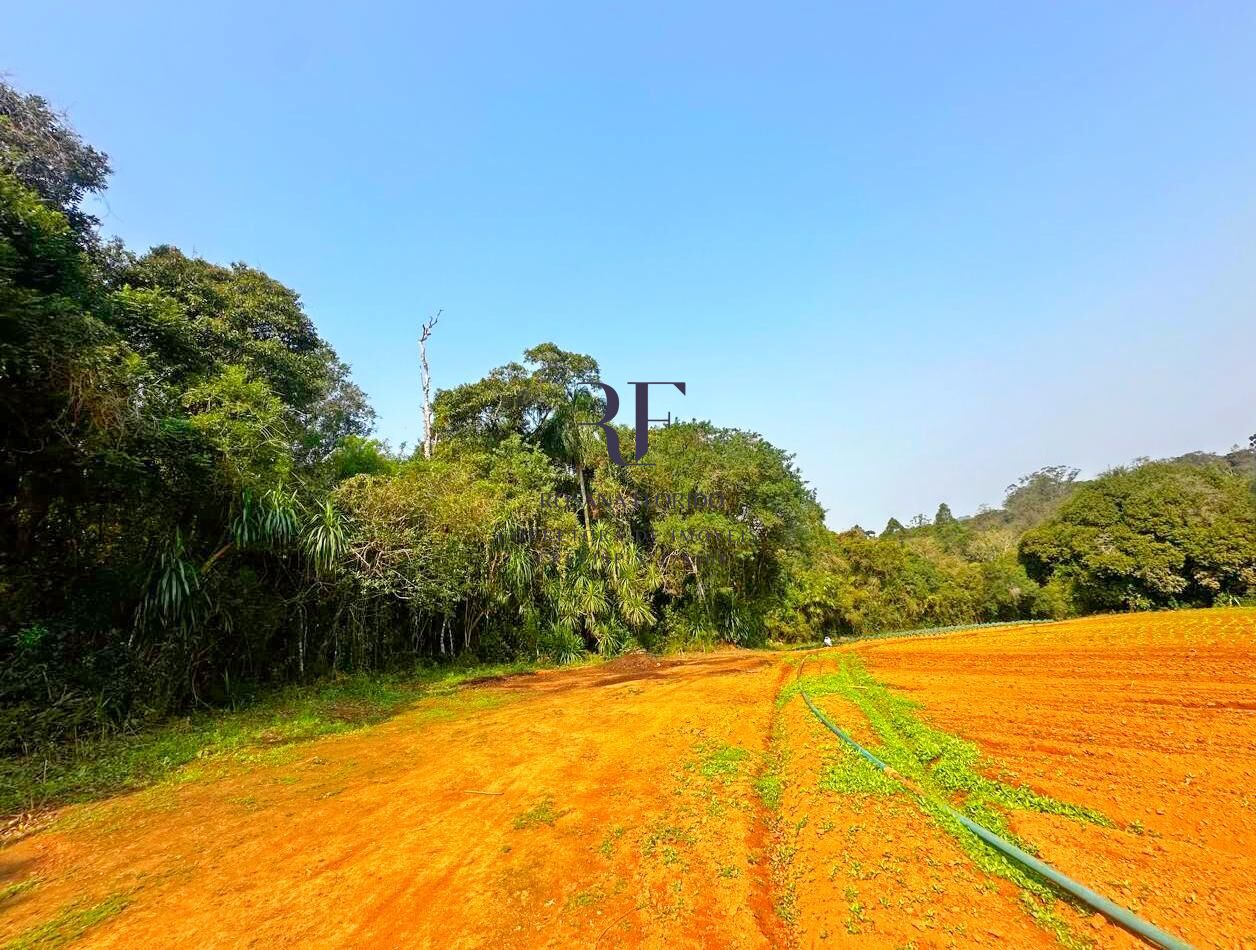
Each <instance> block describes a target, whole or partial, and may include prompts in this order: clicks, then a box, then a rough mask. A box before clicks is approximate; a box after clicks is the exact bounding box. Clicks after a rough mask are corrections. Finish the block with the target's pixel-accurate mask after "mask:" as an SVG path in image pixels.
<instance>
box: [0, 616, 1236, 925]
mask: <svg viewBox="0 0 1256 950" xmlns="http://www.w3.org/2000/svg"><path fill="white" fill-rule="evenodd" d="M1254 645H1256V611H1250V610H1249V611H1237V610H1235V611H1221V610H1218V611H1207V612H1193V613H1178V614H1154V615H1136V616H1124V617H1111V618H1108V617H1105V618H1091V619H1088V620H1083V621H1075V622H1069V623H1065V624H1053V625H1043V626H1033V627H1016V628H1002V629H993V630H985V631H977V632H972V633H959V634H952V635H948V636H945V637H938V638H916V639H903V640H884V641H874V642H865V643H861V644H855V645H852V646H851V647H849V648H845V649H853V650H854V651H856V652H857V653H858V654H859V655H860V656H861V657H863V659H864V661H865V663H866V665H867V667H868V669H869V670H870V671H871V673H872V674H873V675H874V676H875V677H877V678H878V679H880V680H881V681H882V682H885V683H888V684H891V685H892V686H894V687H896V688H897V689H900V690H904V691H906V692H908V693H909V694H910V695H911V697H912V698H913V699H915V700H917V701H919V702H920V703H921V704H922V710H921V715H922V716H923V717H924V718H925V719H926V720H928V721H929V722H930V723H931V724H933V725H934V726H936V727H938V728H941V729H944V730H947V731H949V732H952V733H956V734H958V735H961V736H964V737H965V738H968V739H970V740H973V741H975V742H976V743H978V745H979V746H980V747H981V748H982V750H983V751H984V752H986V753H987V754H988V756H989V757H990V759H991V760H992V767H996V766H997V767H1003V768H1006V769H1008V770H1010V771H1012V772H1014V773H1015V774H1016V775H1017V777H1018V778H1019V780H1020V781H1022V782H1024V783H1025V784H1028V785H1030V786H1031V787H1033V788H1035V789H1037V790H1039V791H1042V792H1044V793H1047V794H1050V795H1053V796H1055V797H1057V798H1060V799H1062V800H1065V801H1069V802H1073V803H1076V804H1081V805H1087V806H1090V807H1093V808H1095V809H1097V810H1099V811H1101V812H1103V813H1104V814H1105V815H1107V816H1108V817H1109V818H1111V819H1112V820H1113V821H1114V822H1116V824H1117V827H1116V828H1112V829H1105V828H1100V827H1094V826H1091V825H1081V824H1077V823H1074V822H1068V821H1064V820H1062V819H1057V818H1053V817H1049V816H1043V815H1038V814H1029V813H1017V814H1015V815H1013V816H1012V826H1013V828H1014V829H1015V831H1016V832H1017V833H1018V834H1019V835H1020V836H1021V837H1023V838H1025V839H1027V840H1030V841H1032V842H1034V843H1035V844H1036V845H1037V846H1038V847H1039V848H1040V850H1041V854H1042V856H1043V857H1044V858H1045V859H1046V860H1048V861H1050V862H1052V863H1054V864H1056V866H1058V867H1059V868H1060V869H1061V870H1063V871H1064V872H1065V873H1068V874H1071V875H1073V876H1075V877H1076V878H1078V879H1080V880H1081V881H1083V882H1084V883H1087V884H1089V885H1090V886H1092V887H1094V888H1096V889H1097V890H1099V891H1101V892H1103V893H1106V894H1108V895H1109V896H1111V897H1112V898H1113V899H1115V900H1117V901H1118V902H1122V903H1126V904H1127V905H1130V906H1133V907H1134V908H1135V909H1136V910H1138V911H1139V912H1140V913H1143V914H1144V915H1145V916H1147V917H1148V918H1150V919H1152V920H1154V921H1155V922H1156V923H1158V924H1160V925H1161V926H1163V927H1166V928H1167V929H1170V930H1172V931H1174V932H1176V933H1179V934H1181V935H1182V936H1184V937H1186V938H1187V939H1189V940H1191V941H1192V942H1195V943H1196V944H1197V945H1199V946H1213V945H1215V946H1225V947H1232V946H1244V945H1246V944H1245V943H1244V942H1245V941H1250V942H1251V945H1253V946H1256V889H1253V888H1252V886H1251V881H1252V880H1256V858H1254V857H1253V850H1254V847H1253V846H1256V820H1254V818H1256V816H1254V815H1253V808H1254V807H1256V793H1254V792H1253V788H1254V787H1256V783H1254V782H1253V778H1256V665H1254V661H1256V649H1254ZM835 652H836V651H825V652H824V653H821V654H815V655H814V658H813V659H812V660H811V661H810V662H809V669H810V668H811V665H812V664H816V665H819V664H820V663H824V662H831V661H832V658H833V657H834V654H835ZM798 659H799V657H798V656H797V655H780V654H770V653H749V652H727V653H718V654H712V655H706V656H694V657H684V658H675V659H665V660H659V659H653V658H647V657H629V658H626V659H624V660H620V661H616V662H614V663H609V664H605V665H602V666H594V667H587V668H582V669H573V670H562V671H552V672H546V673H541V674H537V675H534V676H521V677H516V678H512V679H508V680H505V681H502V682H498V683H493V684H488V685H482V686H476V687H473V688H467V689H464V690H462V691H460V692H459V693H457V694H455V695H454V696H452V697H438V698H431V699H428V700H424V701H423V702H422V703H420V704H419V705H418V706H417V707H415V708H414V709H412V710H410V711H408V712H406V713H403V714H401V715H399V716H397V717H395V718H393V719H391V720H389V721H388V722H386V723H383V724H381V725H377V726H373V727H368V728H364V729H362V730H360V731H358V732H355V733H350V734H346V735H341V736H336V737H330V738H324V739H320V740H315V741H312V742H308V743H305V744H301V745H296V746H291V747H288V748H286V749H284V750H282V755H281V756H279V757H277V758H276V760H275V761H272V762H271V763H270V764H265V765H253V766H243V765H235V766H202V767H199V768H188V769H185V770H184V771H183V772H182V773H180V775H179V776H178V777H177V779H176V780H175V781H171V782H167V783H163V784H162V785H159V786H156V787H155V788H152V789H149V790H147V791H144V792H140V793H136V794H132V795H128V796H123V797H119V798H115V799H112V800H108V801H102V802H98V803H94V804H91V805H83V806H75V807H72V808H67V809H64V810H63V811H62V812H61V813H60V814H59V815H58V816H57V818H56V820H55V821H54V822H53V823H52V824H51V825H50V826H48V827H46V828H44V829H43V830H41V831H36V832H34V833H33V834H31V835H29V836H28V837H25V838H23V839H20V840H18V841H16V842H14V843H11V844H9V845H8V846H7V847H5V848H3V849H2V850H0V893H3V892H4V890H3V889H4V887H5V886H6V885H9V884H20V883H22V882H24V881H30V880H35V881H36V883H35V884H34V885H33V886H30V887H28V888H27V889H24V890H22V891H21V892H20V893H16V894H15V895H13V896H10V897H9V898H7V899H6V900H3V902H0V945H4V944H5V943H6V942H7V941H9V940H13V939H16V938H18V937H20V936H21V935H24V934H29V933H30V932H31V930H32V928H36V927H38V926H40V925H41V924H45V923H46V922H48V921H50V920H52V919H54V918H56V917H57V915H58V914H59V913H61V912H62V911H63V910H64V909H66V908H67V907H73V906H79V907H87V906H92V905H95V904H98V903H100V902H102V901H106V900H109V899H110V898H118V899H121V900H125V901H126V904H125V907H124V908H123V909H122V910H121V911H120V912H117V913H115V914H113V915H112V916H109V917H107V919H104V920H101V921H100V922H98V923H96V924H95V925H94V926H91V927H90V928H88V929H86V930H84V931H83V932H82V933H81V934H80V935H78V938H79V943H77V944H76V946H77V945H83V946H89V947H126V948H130V947H141V946H143V947H147V946H174V947H184V946H186V947H192V946H195V947H236V946H259V947H263V946H265V947H270V946H280V947H282V946H302V947H305V946H314V947H332V946H337V947H341V946H354V947H359V946H362V947H447V946H452V947H479V946H494V947H498V946H502V947H524V946H583V947H588V946H602V947H612V946H664V945H686V946H691V945H699V946H711V947H725V946H734V947H754V946H789V945H798V946H831V945H850V944H858V945H868V946H905V945H910V944H914V945H915V946H918V947H925V946H952V945H958V946H966V945H980V944H984V945H987V946H998V945H1016V946H1049V945H1051V944H1052V943H1054V942H1055V940H1054V938H1053V937H1052V936H1051V935H1050V934H1049V933H1047V932H1046V931H1045V930H1043V929H1042V928H1041V927H1040V926H1039V925H1038V924H1037V923H1035V922H1034V920H1033V919H1032V918H1031V917H1030V916H1029V914H1028V913H1027V912H1026V910H1025V909H1024V906H1023V904H1022V903H1021V900H1020V895H1019V893H1018V891H1017V889H1016V888H1015V887H1014V886H1013V885H1011V884H1010V883H1008V882H1006V881H1002V880H1000V879H996V878H991V877H989V876H987V875H986V874H985V873H984V872H982V871H981V870H980V869H979V868H977V867H976V865H974V864H973V862H972V860H971V859H970V858H969V857H968V856H967V855H966V853H965V852H964V850H963V849H962V848H961V847H960V846H959V843H958V842H957V841H956V839H954V838H952V837H950V836H949V835H948V834H947V833H946V832H944V831H943V830H941V829H940V828H939V827H938V826H936V825H935V824H934V823H933V822H932V821H931V820H930V819H928V818H927V817H925V816H924V815H923V814H922V813H921V812H920V811H919V810H918V809H917V808H914V807H913V806H912V805H911V803H910V801H909V800H908V799H906V798H905V797H904V796H893V797H862V798H861V797H859V796H850V795H840V794H838V793H835V792H831V791H825V790H822V789H821V788H820V787H819V784H818V777H819V774H820V769H821V766H822V764H823V763H824V762H825V761H826V760H827V757H829V756H831V755H833V749H834V745H833V744H834V743H835V742H836V739H835V738H834V737H833V736H832V734H831V733H828V732H826V731H825V730H823V728H821V727H820V726H819V724H818V723H817V722H816V721H815V720H814V719H813V718H812V717H811V716H810V714H809V713H808V712H807V710H806V708H805V707H804V706H803V705H802V704H801V702H800V701H799V700H798V699H796V698H795V699H793V700H790V701H789V702H787V703H784V704H783V705H781V706H779V707H778V705H777V703H776V697H777V695H778V693H779V692H780V690H781V688H782V687H783V686H785V685H786V684H787V683H788V682H789V681H790V679H791V677H792V676H793V675H794V671H795V669H796V664H797V662H798ZM826 708H828V709H829V710H830V713H831V714H832V715H833V716H834V717H835V718H841V719H842V720H843V724H844V725H846V726H848V727H849V728H850V729H851V731H852V732H854V733H855V735H856V736H857V737H858V738H862V739H867V740H871V739H872V733H871V731H870V729H869V726H868V724H867V723H866V722H864V721H863V720H862V718H861V715H860V714H859V712H858V710H857V709H856V708H855V707H853V706H850V705H849V704H847V705H843V704H842V702H841V701H840V700H839V699H837V698H836V697H833V698H831V702H830V701H829V700H826ZM775 777H779V779H780V783H779V784H780V787H781V793H780V796H779V798H780V801H779V805H778V806H775V807H774V805H775V803H774V802H773V801H772V800H771V796H769V798H768V801H767V804H765V800H764V799H762V798H761V797H760V795H759V794H758V793H757V792H756V779H760V778H762V779H763V783H762V786H761V787H767V786H768V785H770V784H771V782H772V780H774V778H775ZM1136 821H1137V822H1139V823H1140V825H1137V826H1136V825H1134V824H1133V823H1134V822H1136ZM1139 829H1141V832H1142V833H1141V834H1139V833H1137V831H1138V830H1139ZM1057 904H1058V905H1059V907H1060V908H1062V913H1061V914H1060V916H1061V917H1062V918H1064V919H1066V921H1067V922H1068V923H1069V924H1070V926H1071V927H1072V928H1073V930H1074V932H1075V933H1076V934H1077V935H1078V936H1080V937H1082V938H1085V939H1087V940H1091V941H1095V942H1097V943H1098V944H1100V945H1102V946H1108V945H1131V944H1132V941H1131V940H1130V938H1128V937H1127V936H1126V935H1124V934H1123V933H1122V932H1120V931H1118V930H1116V928H1114V927H1112V926H1110V925H1106V924H1103V923H1102V922H1098V924H1097V925H1095V923H1094V922H1092V921H1091V920H1089V919H1086V918H1084V917H1082V916H1080V915H1078V914H1077V913H1075V912H1074V911H1072V909H1071V908H1067V907H1065V906H1064V905H1063V904H1061V903H1059V902H1057Z"/></svg>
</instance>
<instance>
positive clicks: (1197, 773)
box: [856, 610, 1256, 947]
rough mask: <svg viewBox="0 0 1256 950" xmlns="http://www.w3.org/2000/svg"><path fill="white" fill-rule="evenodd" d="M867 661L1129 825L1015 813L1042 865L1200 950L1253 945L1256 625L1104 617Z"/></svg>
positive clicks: (900, 647) (936, 719)
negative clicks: (1201, 948)
mask: <svg viewBox="0 0 1256 950" xmlns="http://www.w3.org/2000/svg"><path fill="white" fill-rule="evenodd" d="M856 650H857V652H858V653H859V654H860V655H861V656H862V657H863V658H864V661H865V663H866V665H867V667H868V669H869V671H870V672H871V673H872V675H873V676H874V677H876V678H877V679H879V680H880V681H881V682H883V683H887V684H889V685H891V686H894V687H897V688H898V689H900V690H903V691H905V692H907V693H908V694H909V695H910V696H911V698H912V699H914V700H916V701H917V702H919V703H922V704H923V710H922V714H923V716H924V718H925V719H926V720H928V721H929V722H930V723H931V724H932V725H934V726H936V727H938V728H940V729H943V730H945V731H947V732H951V733H954V734H958V735H961V736H964V737H965V738H968V739H971V740H974V741H975V742H976V743H977V744H978V745H979V746H980V747H981V749H982V750H983V751H984V752H986V753H988V754H989V756H990V757H991V758H992V759H993V760H995V761H997V762H998V763H1000V764H1001V765H1003V766H1005V767H1006V768H1007V769H1008V770H1010V771H1011V772H1012V773H1013V774H1015V775H1016V776H1017V777H1018V778H1019V780H1020V781H1021V782H1023V783H1024V784H1027V785H1029V786H1030V787H1031V788H1034V789H1035V790H1037V791H1040V792H1044V793H1046V794H1049V795H1052V796H1054V797H1056V798H1059V799H1061V800H1064V801H1068V802H1072V803H1075V804H1079V805H1085V806H1089V807H1091V808H1094V809H1096V810H1098V811H1100V812H1102V813H1103V814H1104V815H1106V816H1107V817H1108V818H1110V819H1112V820H1113V821H1114V822H1115V823H1116V824H1117V825H1118V828H1116V829H1110V828H1101V827H1096V826H1093V825H1083V824H1078V823H1076V822H1071V821H1067V820H1064V819H1062V818H1059V817H1054V816H1049V815H1040V814H1035V813H1028V812H1026V813H1018V814H1017V815H1015V816H1014V817H1013V821H1012V828H1013V830H1015V831H1016V832H1017V833H1018V834H1020V835H1021V836H1022V837H1024V838H1026V839H1027V840H1030V841H1033V842H1034V843H1035V844H1037V845H1038V846H1039V848H1040V849H1041V857H1042V858H1043V860H1045V861H1047V862H1048V863H1049V864H1052V865H1053V866H1054V867H1056V868H1058V869H1059V870H1061V871H1063V872H1064V873H1065V874H1068V875H1070V876H1071V877H1073V878H1074V879H1076V880H1080V881H1082V882H1083V883H1086V884H1087V885H1088V886H1090V887H1092V888H1094V889H1095V890H1098V891H1099V892H1100V893H1103V894H1105V895H1106V896H1108V897H1110V898H1111V899H1112V900H1115V901H1116V902H1117V903H1121V904H1124V905H1125V906H1128V907H1129V908H1130V909H1132V910H1134V911H1135V912H1137V913H1139V914H1141V915H1142V916H1144V917H1146V918H1148V919H1150V920H1152V921H1154V922H1155V923H1156V924H1157V925H1159V926H1160V927H1163V928H1165V929H1167V930H1169V931H1170V932H1173V933H1176V934H1178V935H1179V936H1182V937H1184V938H1185V939H1187V940H1189V941H1190V942H1192V943H1194V944H1196V945H1197V946H1222V947H1237V946H1252V947H1256V886H1253V882H1254V881H1256V612H1253V611H1251V610H1208V611H1191V612H1183V613H1156V614H1126V615H1122V616H1112V617H1092V618H1087V619H1084V620H1076V621H1070V622H1068V623H1061V624H1048V625H1041V626H1026V627H1014V628H1003V629H993V630H985V631H973V632H965V633H957V634H951V635H949V636H945V637H937V638H917V639H913V640H894V641H879V642H870V643H866V644H861V645H859V646H857V647H856ZM1136 822H1137V823H1138V824H1135V823H1136ZM1140 827H1141V829H1142V831H1141V833H1137V832H1138V831H1139V829H1140ZM1106 929H1107V930H1109V931H1111V930H1112V928H1106Z"/></svg>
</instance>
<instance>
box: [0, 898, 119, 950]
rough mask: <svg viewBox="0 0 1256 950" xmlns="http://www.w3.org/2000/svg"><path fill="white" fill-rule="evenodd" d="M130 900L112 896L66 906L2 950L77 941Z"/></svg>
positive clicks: (39, 949) (51, 949)
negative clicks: (92, 902) (97, 901)
mask: <svg viewBox="0 0 1256 950" xmlns="http://www.w3.org/2000/svg"><path fill="white" fill-rule="evenodd" d="M130 903H131V901H130V898H128V897H126V896H125V895H123V894H114V895H113V896H111V897H107V898H105V899H104V900H103V901H100V902H99V903H97V904H83V903H78V904H70V905H68V906H66V907H63V908H62V909H61V911H60V913H58V914H57V916H56V917H53V918H52V919H51V920H49V921H46V922H45V923H42V924H40V925H38V926H37V927H34V928H32V929H31V930H28V931H26V933H24V934H22V935H21V936H19V937H18V938H17V939H16V940H12V941H10V942H9V943H8V944H6V945H5V948H4V950H55V948H57V947H64V946H66V945H67V944H70V943H73V942H74V941H75V940H78V939H79V938H80V937H82V936H83V934H85V933H87V931H88V930H90V929H91V928H92V927H95V926H96V925H97V924H99V923H102V922H104V921H106V920H108V919H109V918H110V917H116V916H117V915H118V914H120V913H122V912H123V911H124V910H126V909H127V907H128V906H129V905H130Z"/></svg>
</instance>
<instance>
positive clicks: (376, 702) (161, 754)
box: [0, 663, 535, 815]
mask: <svg viewBox="0 0 1256 950" xmlns="http://www.w3.org/2000/svg"><path fill="white" fill-rule="evenodd" d="M528 669H535V665H529V664H524V663H511V664H499V665H496V666H474V667H472V666H467V667H457V668H454V667H424V668H420V669H418V670H415V671H413V672H409V673H404V674H403V673H390V674H385V673H373V674H370V673H357V674H352V675H344V676H339V677H336V678H334V679H329V680H326V681H324V682H321V683H315V684H311V685H308V686H290V687H287V688H285V689H282V690H277V691H274V692H271V693H263V694H261V695H259V696H258V697H257V698H256V699H255V700H254V701H252V702H250V703H247V704H244V705H243V706H241V707H240V708H238V709H235V710H207V711H200V712H197V713H195V714H193V715H191V716H187V717H183V718H179V719H174V720H170V721H168V722H165V723H161V724H159V725H156V726H154V727H153V728H151V729H148V730H145V731H142V732H140V733H138V734H135V735H125V736H115V737H109V738H104V739H98V740H95V741H86V742H80V743H77V744H76V745H74V746H54V747H49V748H47V749H44V750H43V751H42V752H40V753H38V754H35V755H30V756H25V757H22V758H4V757H0V815H9V814H16V813H19V812H22V811H29V810H35V809H38V808H44V807H53V806H57V805H62V804H69V803H73V802H83V801H91V800H94V799H96V798H100V797H103V796H106V795H112V794H117V793H119V792H124V791H133V790H136V789H139V788H144V787H147V786H150V785H153V784H155V783H157V782H159V781H162V780H163V779H166V778H168V777H170V776H171V775H172V774H173V773H174V772H176V771H177V770H179V769H180V768H182V767H184V766H186V765H188V764H189V763H191V762H204V761H206V760H212V759H216V758H219V759H237V760H244V761H251V760H253V759H259V758H265V757H266V756H268V755H271V756H273V755H274V753H275V752H276V751H278V750H282V749H283V748H285V747H287V746H290V745H293V744H295V743H299V742H304V741H307V740H310V739H314V738H317V737H319V736H326V735H333V734H336V733H342V732H349V731H352V730H355V729H360V728H362V727H364V726H369V725H372V724H375V723H378V722H382V721H383V720H385V719H387V718H389V717H391V716H394V715H396V714H397V713H398V712H401V711H402V710H404V709H407V708H410V707H411V706H413V705H415V704H416V703H418V702H419V701H420V700H422V699H425V698H436V699H437V701H436V702H434V703H433V704H432V705H431V708H430V710H428V711H427V712H426V714H428V715H430V716H432V717H433V718H443V717H445V716H450V715H455V714H457V712H459V711H461V710H463V709H465V708H467V707H468V706H469V707H472V708H475V707H483V706H484V705H486V704H488V705H491V704H493V703H497V702H501V701H503V697H502V696H500V695H498V694H489V693H476V694H470V693H467V694H463V693H459V691H458V690H459V687H460V686H461V685H463V684H464V683H466V682H467V681H468V680H472V679H480V678H483V677H486V676H502V675H507V674H510V673H516V672H521V671H524V670H528Z"/></svg>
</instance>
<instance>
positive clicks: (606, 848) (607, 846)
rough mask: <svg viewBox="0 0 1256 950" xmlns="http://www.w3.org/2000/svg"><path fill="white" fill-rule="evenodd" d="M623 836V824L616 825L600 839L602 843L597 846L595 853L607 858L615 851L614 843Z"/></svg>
mask: <svg viewBox="0 0 1256 950" xmlns="http://www.w3.org/2000/svg"><path fill="white" fill-rule="evenodd" d="M623 836H624V827H623V825H616V826H615V827H614V828H612V829H611V830H610V831H608V832H607V833H606V837H605V838H603V839H602V843H601V844H600V845H598V847H597V853H598V854H600V855H601V856H602V857H604V858H609V857H610V856H611V855H613V854H614V853H615V845H616V844H618V843H619V839H620V838H622V837H623Z"/></svg>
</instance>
